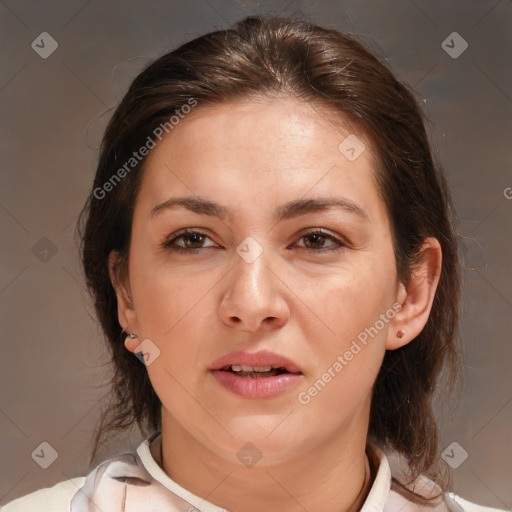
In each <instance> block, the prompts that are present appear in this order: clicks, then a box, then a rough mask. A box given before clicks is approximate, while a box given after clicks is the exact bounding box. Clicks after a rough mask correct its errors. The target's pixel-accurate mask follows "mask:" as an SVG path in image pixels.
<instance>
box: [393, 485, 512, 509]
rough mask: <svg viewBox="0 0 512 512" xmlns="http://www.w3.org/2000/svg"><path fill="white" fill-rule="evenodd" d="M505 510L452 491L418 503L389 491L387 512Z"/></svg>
mask: <svg viewBox="0 0 512 512" xmlns="http://www.w3.org/2000/svg"><path fill="white" fill-rule="evenodd" d="M398 511H400V512H505V511H504V510H501V509H497V508H491V507H485V506H483V505H477V504H476V503H472V502H471V501H467V500H465V499H463V498H461V497H460V496H457V495H456V494H454V493H452V492H450V493H447V494H444V495H443V496H442V497H441V498H440V499H438V500H435V501H433V502H432V503H430V504H420V503H416V502H414V501H412V500H410V499H408V498H406V497H405V496H403V495H402V494H400V493H399V492H397V491H395V490H392V491H391V492H390V493H389V496H388V501H387V503H386V507H385V512H398Z"/></svg>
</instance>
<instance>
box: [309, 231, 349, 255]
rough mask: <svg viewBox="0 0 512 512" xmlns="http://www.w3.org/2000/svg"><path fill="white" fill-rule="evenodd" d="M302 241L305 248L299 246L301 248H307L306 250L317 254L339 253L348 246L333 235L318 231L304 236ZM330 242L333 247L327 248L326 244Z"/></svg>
mask: <svg viewBox="0 0 512 512" xmlns="http://www.w3.org/2000/svg"><path fill="white" fill-rule="evenodd" d="M301 240H303V241H304V246H300V245H299V247H305V248H306V249H310V250H312V251H316V252H324V251H337V250H340V249H343V248H344V247H345V246H346V245H345V244H344V243H343V242H341V241H340V240H338V239H337V238H336V237H334V236H333V235H330V234H328V233H325V232H323V231H318V230H317V231H311V232H309V233H306V234H304V235H302V237H301ZM329 241H330V242H331V245H327V246H326V245H325V244H326V242H329Z"/></svg>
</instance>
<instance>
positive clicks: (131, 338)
mask: <svg viewBox="0 0 512 512" xmlns="http://www.w3.org/2000/svg"><path fill="white" fill-rule="evenodd" d="M137 338H138V336H137V335H136V334H128V336H126V338H125V340H124V346H125V347H126V348H128V347H127V344H128V342H130V341H131V340H135V339H137Z"/></svg>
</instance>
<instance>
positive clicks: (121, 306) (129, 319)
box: [108, 251, 140, 352]
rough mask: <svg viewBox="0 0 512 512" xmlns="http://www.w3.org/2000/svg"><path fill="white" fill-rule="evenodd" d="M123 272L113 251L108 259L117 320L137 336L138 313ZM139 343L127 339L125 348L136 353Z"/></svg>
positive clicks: (118, 257)
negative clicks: (115, 300)
mask: <svg viewBox="0 0 512 512" xmlns="http://www.w3.org/2000/svg"><path fill="white" fill-rule="evenodd" d="M123 270H124V269H122V265H121V260H120V256H119V253H118V251H112V252H111V253H110V254H109V257H108V272H109V275H110V281H111V283H112V286H113V287H114V290H115V292H116V297H117V318H118V320H119V324H120V325H121V327H122V328H123V329H124V330H125V332H127V333H128V334H134V333H135V334H136V333H138V332H139V328H138V322H137V313H136V311H135V306H134V305H133V302H132V299H131V291H130V284H129V280H128V277H127V275H124V274H125V272H124V271H123ZM139 343H140V341H139V340H138V339H137V338H135V339H133V340H129V339H127V341H126V342H125V346H126V348H127V349H128V350H129V351H130V352H134V351H135V349H136V347H137V346H138V345H139Z"/></svg>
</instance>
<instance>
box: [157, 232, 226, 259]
mask: <svg viewBox="0 0 512 512" xmlns="http://www.w3.org/2000/svg"><path fill="white" fill-rule="evenodd" d="M207 240H210V244H209V245H205V243H206V241H207ZM161 247H163V248H165V249H170V250H173V251H178V252H184V253H192V254H194V253H196V252H197V251H199V250H200V249H208V248H210V247H217V246H216V245H215V244H214V243H213V242H211V239H210V237H209V236H208V235H206V234H205V233H201V232H200V231H193V230H185V231H181V232H178V233H174V234H173V235H171V236H170V237H169V238H168V239H167V240H165V241H164V243H163V244H161Z"/></svg>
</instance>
